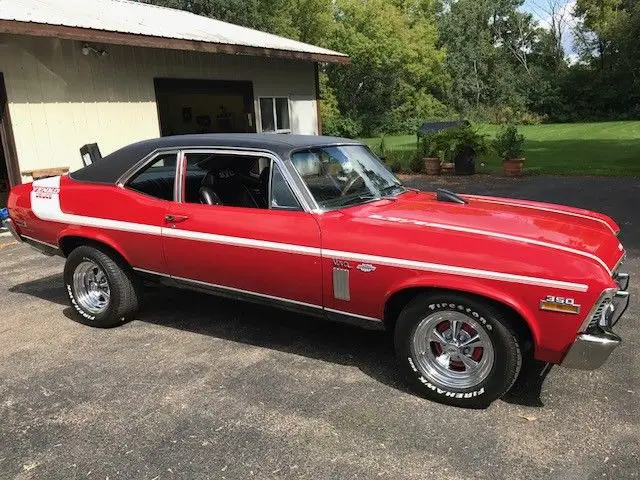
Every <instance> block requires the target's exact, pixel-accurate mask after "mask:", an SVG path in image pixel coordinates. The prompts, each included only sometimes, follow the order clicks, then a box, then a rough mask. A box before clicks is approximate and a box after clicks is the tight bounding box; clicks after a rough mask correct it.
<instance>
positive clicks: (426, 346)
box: [411, 311, 494, 389]
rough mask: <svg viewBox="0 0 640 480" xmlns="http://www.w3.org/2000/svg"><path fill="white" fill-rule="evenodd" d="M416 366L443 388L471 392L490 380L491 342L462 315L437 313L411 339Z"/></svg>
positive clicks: (473, 323)
mask: <svg viewBox="0 0 640 480" xmlns="http://www.w3.org/2000/svg"><path fill="white" fill-rule="evenodd" d="M411 353H412V356H413V358H414V360H415V366H416V368H417V369H418V370H419V372H420V373H421V374H422V375H423V376H424V377H425V378H426V379H428V380H429V381H431V382H432V383H434V384H436V385H437V386H439V387H443V388H456V389H465V388H471V387H474V386H476V385H478V384H479V383H481V382H482V381H483V380H485V379H486V378H487V376H488V375H489V373H490V372H491V368H492V367H493V363H494V350H493V344H492V342H491V338H489V335H488V334H487V332H486V331H485V330H484V328H482V326H481V325H480V324H479V323H478V322H476V321H475V320H474V319H473V318H471V317H468V316H467V315H465V314H464V313H461V312H452V311H442V312H435V313H433V314H431V315H429V316H428V317H426V318H424V319H423V320H422V321H421V322H420V323H419V324H418V326H417V327H416V329H415V331H414V333H413V338H412V339H411Z"/></svg>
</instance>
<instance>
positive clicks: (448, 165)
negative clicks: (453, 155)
mask: <svg viewBox="0 0 640 480" xmlns="http://www.w3.org/2000/svg"><path fill="white" fill-rule="evenodd" d="M440 168H441V169H442V171H441V174H442V175H453V174H454V173H456V164H455V163H453V162H445V163H443V164H441V166H440Z"/></svg>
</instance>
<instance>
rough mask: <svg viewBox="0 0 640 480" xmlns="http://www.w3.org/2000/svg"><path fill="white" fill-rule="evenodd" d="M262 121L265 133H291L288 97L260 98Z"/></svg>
mask: <svg viewBox="0 0 640 480" xmlns="http://www.w3.org/2000/svg"><path fill="white" fill-rule="evenodd" d="M260 119H261V122H262V131H263V132H276V133H290V132H291V121H290V116H289V99H288V98H287V97H262V98H260Z"/></svg>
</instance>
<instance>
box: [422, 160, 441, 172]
mask: <svg viewBox="0 0 640 480" xmlns="http://www.w3.org/2000/svg"><path fill="white" fill-rule="evenodd" d="M424 170H425V172H427V175H440V159H439V158H431V157H429V158H425V159H424Z"/></svg>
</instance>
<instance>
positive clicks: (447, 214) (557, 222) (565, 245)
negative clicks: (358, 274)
mask: <svg viewBox="0 0 640 480" xmlns="http://www.w3.org/2000/svg"><path fill="white" fill-rule="evenodd" d="M461 197H462V198H464V199H465V201H466V202H467V203H466V204H460V203H453V202H447V201H441V200H438V199H437V198H436V194H435V193H430V192H414V191H410V192H407V193H405V194H402V195H399V196H398V197H396V198H394V199H385V200H380V201H377V202H374V203H371V204H368V205H366V206H363V208H359V209H357V212H354V213H355V215H356V216H358V217H366V218H367V219H368V220H369V221H372V222H386V223H390V224H403V225H404V226H405V227H406V228H415V229H424V228H433V229H436V230H438V229H439V230H447V231H453V232H460V234H462V235H469V236H472V237H473V236H477V235H481V236H484V237H495V238H501V239H506V240H512V241H515V242H525V243H529V244H535V245H539V246H540V247H542V248H554V249H558V250H565V251H569V252H573V253H576V254H578V255H582V256H586V257H591V258H592V259H593V260H595V261H596V262H598V263H600V264H601V265H603V266H604V267H605V268H607V269H608V270H609V271H612V270H613V268H614V267H615V265H616V264H617V263H618V262H619V260H620V259H621V257H622V256H623V253H624V252H623V247H622V245H621V244H620V242H619V241H618V238H617V237H616V234H617V232H618V231H619V228H618V226H617V225H616V223H615V222H614V221H613V220H612V219H611V218H609V217H607V216H606V215H602V214H599V213H595V212H590V211H588V210H581V209H575V208H570V207H564V206H561V205H554V204H548V203H540V202H528V201H522V200H514V199H506V198H498V197H481V196H473V195H468V196H464V195H463V196H461Z"/></svg>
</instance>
